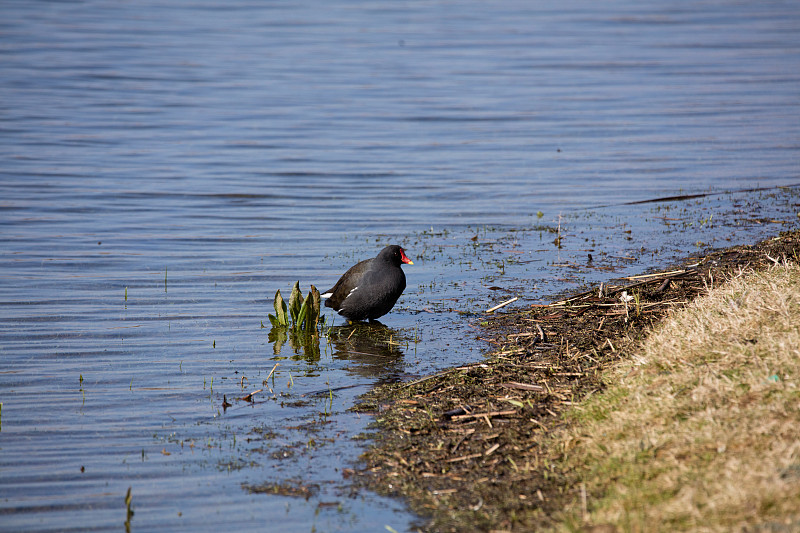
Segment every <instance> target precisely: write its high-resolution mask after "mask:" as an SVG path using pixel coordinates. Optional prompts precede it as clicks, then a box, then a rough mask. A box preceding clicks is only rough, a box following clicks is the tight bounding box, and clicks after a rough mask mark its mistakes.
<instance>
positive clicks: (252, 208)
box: [0, 0, 800, 531]
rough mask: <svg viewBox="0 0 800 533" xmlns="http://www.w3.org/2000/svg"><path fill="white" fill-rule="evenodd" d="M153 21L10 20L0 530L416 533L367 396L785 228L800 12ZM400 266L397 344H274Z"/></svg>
mask: <svg viewBox="0 0 800 533" xmlns="http://www.w3.org/2000/svg"><path fill="white" fill-rule="evenodd" d="M162 4H163V3H156V2H153V3H151V4H148V3H145V2H135V3H133V2H129V3H124V2H107V1H86V2H78V1H76V2H29V1H19V2H14V1H3V2H0V13H2V16H1V17H0V157H1V159H0V161H1V163H0V252H1V254H0V358H1V359H0V360H1V361H2V363H0V402H2V409H1V410H0V530H3V531H56V530H58V531H68V530H117V531H118V530H122V529H125V528H126V527H127V528H128V529H130V530H139V531H159V530H164V531H167V530H169V531H174V530H192V531H217V530H220V529H222V528H224V529H225V530H243V531H262V530H281V531H313V530H316V531H379V530H384V526H390V527H392V528H394V529H396V530H398V531H402V530H406V529H408V527H410V524H412V523H413V522H414V520H415V519H416V518H415V517H414V516H412V515H411V514H409V513H408V512H407V511H406V510H405V508H404V505H403V503H402V502H397V501H392V500H387V499H384V498H380V497H378V496H376V495H373V494H371V493H367V492H364V491H361V490H359V489H357V488H355V487H352V486H351V485H350V483H349V481H348V476H349V470H348V469H352V468H354V467H355V466H356V460H357V458H358V455H359V450H360V449H361V446H363V445H364V444H363V441H362V440H358V439H355V437H356V436H357V435H359V434H360V433H362V432H364V431H365V430H366V428H367V426H368V424H369V422H370V420H369V419H368V418H366V417H363V416H358V415H355V414H353V413H350V412H348V411H347V409H348V408H349V407H351V406H352V404H353V402H354V401H355V398H356V397H357V396H358V395H359V394H361V393H363V392H365V391H366V390H368V389H369V388H370V387H371V386H372V385H374V384H375V383H378V382H382V381H386V380H394V379H404V378H409V377H410V376H416V375H422V374H425V373H428V372H433V371H436V370H438V369H441V368H444V367H447V366H452V365H456V364H459V363H462V362H466V361H474V360H478V359H479V358H480V357H481V356H482V354H483V353H484V352H485V351H486V350H487V349H489V347H488V346H486V345H485V344H483V343H482V341H480V340H478V339H477V337H478V336H479V335H480V330H479V325H478V323H479V322H480V320H481V318H480V317H481V316H482V312H483V311H484V310H485V309H486V308H488V307H490V306H491V305H494V304H496V303H498V302H500V301H502V300H504V299H507V298H510V297H512V296H518V297H520V300H519V301H518V302H516V303H515V304H514V305H516V306H522V305H526V304H528V303H531V302H540V301H543V300H546V299H547V298H548V297H550V296H552V295H554V294H556V293H559V292H561V291H565V290H574V289H576V288H578V287H581V286H583V285H584V284H586V283H594V282H598V281H603V280H607V279H610V278H612V277H619V276H624V275H628V274H632V273H638V272H641V271H642V270H645V269H647V268H650V267H654V266H661V265H667V264H669V262H670V261H673V260H674V259H675V258H676V257H679V256H683V255H685V254H687V253H699V252H702V250H704V249H706V248H708V247H719V246H727V245H730V244H737V243H746V242H753V241H755V240H756V239H759V238H763V237H766V236H769V235H772V234H775V233H776V232H778V231H779V230H781V229H786V228H791V227H796V226H797V224H798V216H797V214H798V211H800V190H798V187H796V186H793V185H795V184H797V183H800V176H799V175H798V174H799V172H798V171H799V170H800V31H798V29H800V4H796V3H792V2H758V3H739V2H693V3H685V2H653V3H644V4H642V3H640V2H626V1H622V0H621V1H613V2H602V3H595V2H575V3H572V4H569V5H562V4H558V5H555V4H552V5H547V4H543V3H540V2H527V1H525V2H523V1H519V2H517V1H509V2H499V3H498V2H490V3H487V2H472V1H457V2H338V1H337V2H309V3H305V2H283V3H281V2H256V1H252V2H246V1H233V2H225V3H221V2H220V3H217V2H205V1H189V0H187V1H176V2H169V3H168V5H162ZM780 186H788V187H780ZM754 189H758V190H754ZM679 195H700V196H696V197H693V198H682V199H673V200H670V201H659V202H650V203H641V204H638V203H637V204H631V203H630V202H638V201H644V200H652V199H657V198H664V197H668V196H679ZM557 237H561V241H560V242H561V247H560V248H559V247H558V246H556V244H554V240H555V239H556V238H557ZM391 242H396V243H399V244H401V245H403V246H404V247H405V248H406V251H407V253H408V255H409V256H411V258H412V259H413V260H414V263H415V264H414V265H413V266H406V267H405V270H406V273H407V277H408V288H407V289H406V291H405V293H404V295H403V297H402V298H401V299H400V301H399V302H398V305H397V306H396V307H395V310H394V311H393V312H392V313H390V314H389V315H386V316H385V317H383V319H382V320H381V321H382V322H383V324H384V325H385V327H377V328H375V329H374V330H369V331H367V333H365V330H363V328H361V329H359V330H357V332H356V333H357V334H356V333H353V330H352V329H348V328H346V327H340V326H344V324H343V322H342V320H341V319H340V318H338V317H335V318H334V316H333V315H332V314H331V313H330V312H328V316H327V319H328V325H331V322H332V323H333V325H334V329H332V330H330V331H327V335H323V336H322V338H321V339H320V342H319V345H316V344H314V345H312V346H301V345H296V344H295V345H293V344H292V343H291V342H285V343H281V342H278V343H276V342H275V338H276V337H275V334H274V333H273V335H272V337H270V328H269V327H262V324H263V325H265V326H268V325H269V323H268V321H267V313H268V312H271V311H272V298H273V295H274V294H275V291H276V290H277V289H281V291H282V292H283V293H284V295H286V294H288V292H289V291H290V289H291V285H292V284H293V283H294V282H295V281H297V280H299V281H300V283H301V285H302V286H303V288H304V290H307V288H308V285H309V284H311V283H313V284H315V285H317V287H319V288H320V289H323V290H324V289H327V288H329V287H330V286H331V285H332V284H333V283H334V282H335V281H336V279H337V278H338V275H339V274H341V273H342V272H344V270H345V269H346V268H347V267H348V266H349V265H351V264H353V263H355V262H356V261H358V260H360V259H363V258H366V257H371V256H373V255H374V254H375V253H377V251H378V250H379V249H380V248H381V247H382V246H384V245H385V244H388V243H391ZM588 254H592V256H593V262H592V263H588V262H587V257H588ZM276 363H277V365H278V366H275V365H276ZM270 372H272V373H271V374H270ZM268 377H269V379H267V378H268ZM251 393H252V399H253V400H254V401H252V402H248V401H245V400H242V398H244V397H245V396H247V395H249V394H251ZM224 400H227V402H228V403H230V404H231V405H230V407H228V408H227V409H226V408H224V407H223V401H224ZM128 488H130V489H131V496H132V500H131V501H132V509H133V511H134V513H135V514H133V515H132V516H130V517H129V516H128V514H127V511H126V504H125V494H126V492H127V490H128ZM276 491H277V492H278V493H279V494H274V492H276ZM126 520H127V524H125V522H126Z"/></svg>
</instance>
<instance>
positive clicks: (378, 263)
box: [323, 245, 414, 320]
mask: <svg viewBox="0 0 800 533" xmlns="http://www.w3.org/2000/svg"><path fill="white" fill-rule="evenodd" d="M403 263H407V264H409V265H413V264H414V263H413V262H412V261H411V260H410V259H409V258H408V257H406V254H405V252H404V251H403V249H402V248H401V247H399V246H397V245H391V246H387V247H386V248H384V249H383V250H381V251H380V253H378V255H377V256H376V257H374V258H373V259H366V260H364V261H361V262H360V263H357V264H355V265H353V266H352V267H350V269H349V270H348V271H347V272H345V273H344V275H343V276H342V277H341V278H339V281H337V282H336V285H334V286H333V287H332V288H331V289H330V290H328V291H325V293H324V294H323V296H326V297H327V300H325V306H326V307H330V308H332V309H333V310H335V311H337V312H338V313H339V314H340V315H342V316H343V317H345V318H348V319H350V320H375V319H376V318H378V317H381V316H383V315H385V314H386V313H388V312H389V311H390V310H391V309H392V307H393V306H394V304H395V302H397V299H398V298H400V295H401V294H402V293H403V290H405V288H406V275H405V274H404V273H403V269H402V268H400V265H401V264H403Z"/></svg>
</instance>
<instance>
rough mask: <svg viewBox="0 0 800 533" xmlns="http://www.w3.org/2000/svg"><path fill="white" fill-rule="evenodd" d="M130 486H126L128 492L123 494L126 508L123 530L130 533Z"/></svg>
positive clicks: (131, 516)
mask: <svg viewBox="0 0 800 533" xmlns="http://www.w3.org/2000/svg"><path fill="white" fill-rule="evenodd" d="M131 488H132V487H128V492H127V493H126V494H125V507H127V509H128V513H127V517H126V518H125V532H126V533H130V530H131V518H133V507H132V506H131V504H132V503H133V497H132V496H131Z"/></svg>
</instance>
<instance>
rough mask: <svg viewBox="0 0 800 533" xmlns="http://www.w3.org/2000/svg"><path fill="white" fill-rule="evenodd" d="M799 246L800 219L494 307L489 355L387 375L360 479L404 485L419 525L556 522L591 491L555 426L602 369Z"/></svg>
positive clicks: (516, 526) (373, 485)
mask: <svg viewBox="0 0 800 533" xmlns="http://www.w3.org/2000/svg"><path fill="white" fill-rule="evenodd" d="M798 259H800V231H797V230H795V231H791V232H785V233H781V234H780V235H778V236H776V237H773V238H770V239H767V240H765V241H762V242H760V243H757V244H755V245H750V246H735V247H731V248H726V249H721V250H715V251H711V252H709V253H706V254H702V255H695V256H691V257H687V258H685V260H683V261H681V262H680V263H679V264H676V265H673V266H670V267H668V268H665V269H664V270H663V271H662V272H654V273H645V274H642V275H641V276H633V277H630V278H625V279H609V280H608V282H605V283H603V284H602V285H600V286H595V287H592V288H591V289H590V290H587V291H585V292H583V293H580V294H574V295H571V296H569V297H567V298H563V299H561V300H559V301H555V302H553V303H551V304H549V305H542V306H532V307H530V308H527V309H522V310H514V311H512V312H507V313H504V312H502V310H501V311H499V312H496V313H493V314H487V315H486V317H485V320H484V321H483V322H482V323H481V326H482V328H483V329H482V331H480V333H479V334H480V336H481V337H483V338H484V339H487V340H488V341H489V342H491V343H492V344H493V345H494V346H495V347H496V348H495V350H494V351H493V352H492V353H490V354H488V355H487V357H486V359H485V360H484V361H481V362H477V363H473V364H469V365H465V366H461V367H457V368H452V369H449V370H447V371H443V372H440V373H438V374H435V375H432V376H427V377H424V378H421V379H417V380H414V381H412V382H405V383H395V384H390V385H385V386H382V387H379V388H376V389H375V390H373V391H372V392H371V393H369V394H368V395H366V396H364V397H363V398H362V401H361V403H360V404H359V405H358V406H357V407H356V408H355V409H357V410H358V411H360V412H365V413H371V414H374V415H375V428H376V432H375V433H374V434H372V435H371V437H372V438H373V439H374V442H373V444H372V446H370V448H369V449H368V450H367V452H365V454H364V455H363V456H362V464H361V465H360V468H359V469H358V470H356V471H355V473H354V474H355V476H356V478H357V480H358V482H359V483H361V484H363V485H364V486H366V487H368V488H370V489H371V490H374V491H377V492H378V493H380V494H384V495H391V496H395V497H402V498H404V499H405V500H406V501H407V502H408V503H409V505H410V507H411V509H412V510H413V511H414V512H416V513H418V514H419V515H420V516H422V517H424V519H425V520H426V521H425V522H424V523H422V524H420V525H419V529H420V530H421V531H475V530H482V531H490V530H505V531H526V530H535V529H537V528H546V527H548V526H552V525H553V524H554V516H555V515H556V513H558V512H559V511H560V510H561V509H562V508H563V507H564V506H565V505H566V503H567V502H569V501H573V500H574V499H575V498H576V497H577V496H579V494H578V493H579V491H580V486H579V483H578V482H577V480H576V479H575V478H574V476H572V475H571V474H572V473H571V472H570V471H568V469H566V468H565V467H564V466H563V465H564V462H563V459H564V455H565V453H566V451H565V450H567V449H568V446H566V445H565V443H563V442H560V441H557V440H554V439H552V438H551V435H552V430H553V429H556V428H559V427H563V425H564V424H566V423H567V422H565V419H564V418H563V416H562V414H563V413H564V411H565V409H567V408H568V407H569V406H571V405H572V404H574V403H577V402H580V401H581V400H582V399H584V398H586V397H587V396H588V395H591V394H597V393H602V391H603V390H604V384H603V381H602V373H603V371H604V370H605V369H607V368H608V367H609V366H610V365H612V364H613V363H614V362H616V361H618V360H620V359H623V358H627V357H629V356H630V355H631V353H632V352H633V351H634V350H635V349H636V347H637V346H638V345H639V343H640V342H641V341H642V339H643V338H644V336H646V334H647V332H648V331H649V330H650V328H651V327H652V326H653V325H654V324H656V323H658V322H659V321H660V320H662V319H663V318H664V317H665V316H666V315H667V314H668V313H670V311H671V310H673V309H675V308H678V307H680V306H682V305H685V304H686V303H688V302H689V301H691V300H692V299H694V298H695V297H697V296H698V295H700V294H703V293H705V292H707V291H708V290H709V288H712V287H714V286H715V285H718V284H720V283H721V282H722V281H724V280H725V279H726V277H728V276H731V275H733V274H735V273H738V272H741V271H747V270H759V269H763V268H765V267H767V266H769V265H771V264H773V263H774V262H776V261H781V260H788V261H792V262H797V261H798Z"/></svg>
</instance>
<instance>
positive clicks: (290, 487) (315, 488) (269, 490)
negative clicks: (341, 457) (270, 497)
mask: <svg viewBox="0 0 800 533" xmlns="http://www.w3.org/2000/svg"><path fill="white" fill-rule="evenodd" d="M242 488H243V489H244V490H246V491H247V492H250V493H251V494H265V493H266V494H278V495H280V496H291V497H294V498H305V499H306V500H308V499H309V498H311V496H313V495H314V494H316V493H317V492H319V485H317V484H315V483H311V484H306V483H303V482H302V481H300V480H289V481H285V482H283V483H264V484H262V485H250V484H247V483H244V484H242Z"/></svg>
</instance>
